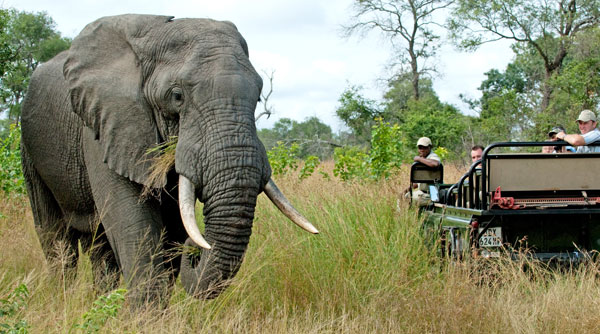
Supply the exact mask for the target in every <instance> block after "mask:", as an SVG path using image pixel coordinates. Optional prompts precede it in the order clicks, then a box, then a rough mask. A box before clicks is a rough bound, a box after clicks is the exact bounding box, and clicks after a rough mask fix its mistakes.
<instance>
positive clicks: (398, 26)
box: [344, 0, 451, 100]
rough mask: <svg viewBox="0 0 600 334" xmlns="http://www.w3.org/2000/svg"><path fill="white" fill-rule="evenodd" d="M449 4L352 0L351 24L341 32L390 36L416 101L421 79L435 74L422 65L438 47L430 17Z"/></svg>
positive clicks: (437, 0) (432, 0) (425, 0)
mask: <svg viewBox="0 0 600 334" xmlns="http://www.w3.org/2000/svg"><path fill="white" fill-rule="evenodd" d="M450 3H451V1H447V0H355V1H354V10H355V14H354V16H353V18H352V21H353V22H352V23H351V24H350V25H349V26H347V27H345V28H344V29H345V31H346V34H348V35H350V34H352V33H354V32H356V31H360V30H371V29H375V30H379V31H381V32H382V33H383V34H384V35H386V36H387V37H389V39H390V41H391V42H392V46H393V48H394V51H395V52H396V53H397V57H398V62H397V64H406V63H408V64H409V65H410V70H407V69H405V68H401V72H409V73H411V82H412V89H413V97H414V98H415V99H416V100H418V99H419V98H420V96H421V94H420V85H419V81H420V79H421V77H422V76H423V75H425V74H426V73H429V72H431V71H435V68H434V67H428V66H426V65H425V62H426V61H427V60H428V59H429V58H431V57H434V56H435V54H436V52H437V50H438V48H439V46H440V38H439V36H438V35H436V34H435V33H434V31H433V28H434V27H435V26H436V25H437V24H436V23H435V22H434V21H433V20H432V17H433V14H434V12H436V11H440V10H442V9H444V8H446V7H448V6H449V5H450ZM401 66H403V65H401Z"/></svg>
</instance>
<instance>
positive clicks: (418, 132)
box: [400, 97, 470, 158]
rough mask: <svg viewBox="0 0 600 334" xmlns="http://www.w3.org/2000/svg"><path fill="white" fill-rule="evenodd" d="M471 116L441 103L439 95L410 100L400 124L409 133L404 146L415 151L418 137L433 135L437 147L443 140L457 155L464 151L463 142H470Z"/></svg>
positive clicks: (406, 134)
mask: <svg viewBox="0 0 600 334" xmlns="http://www.w3.org/2000/svg"><path fill="white" fill-rule="evenodd" d="M469 120H470V118H469V117H467V116H464V115H463V114H461V113H460V112H459V111H458V110H457V109H456V108H455V107H453V106H451V105H448V104H444V103H438V100H437V97H436V98H434V97H430V98H422V99H420V100H418V101H415V100H411V101H410V102H409V111H408V112H407V113H406V119H405V121H404V123H402V124H401V126H400V127H401V130H402V132H403V133H404V134H405V136H406V140H405V149H406V150H407V151H410V152H414V150H415V145H416V143H417V140H418V139H419V138H420V137H423V136H426V137H429V138H431V141H432V142H433V146H434V148H435V147H437V146H438V145H439V144H441V143H443V145H444V147H446V149H448V151H449V152H451V153H452V154H453V155H450V156H449V157H450V158H454V157H455V156H457V155H460V153H462V152H463V151H465V149H466V148H465V146H464V145H463V143H464V142H468V141H470V138H468V133H467V131H466V129H467V125H468V123H469Z"/></svg>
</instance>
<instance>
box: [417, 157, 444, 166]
mask: <svg viewBox="0 0 600 334" xmlns="http://www.w3.org/2000/svg"><path fill="white" fill-rule="evenodd" d="M413 160H414V161H415V162H420V163H422V164H424V165H426V166H429V167H432V168H434V167H437V166H439V165H440V162H439V161H437V160H433V159H426V158H423V157H419V156H416V157H415V158H414V159H413Z"/></svg>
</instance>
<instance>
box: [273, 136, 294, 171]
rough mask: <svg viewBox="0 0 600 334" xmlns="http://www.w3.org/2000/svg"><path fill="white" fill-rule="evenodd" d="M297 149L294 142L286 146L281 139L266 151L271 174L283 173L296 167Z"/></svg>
mask: <svg viewBox="0 0 600 334" xmlns="http://www.w3.org/2000/svg"><path fill="white" fill-rule="evenodd" d="M298 149H299V146H298V144H296V143H293V144H291V145H290V146H289V147H288V146H286V145H285V144H284V143H283V142H282V141H278V142H277V145H276V146H275V147H273V148H272V149H270V150H269V151H268V152H267V157H268V158H269V163H270V164H271V169H272V170H273V175H285V174H287V173H288V172H289V171H294V170H296V169H298Z"/></svg>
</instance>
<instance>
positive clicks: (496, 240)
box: [479, 227, 502, 247]
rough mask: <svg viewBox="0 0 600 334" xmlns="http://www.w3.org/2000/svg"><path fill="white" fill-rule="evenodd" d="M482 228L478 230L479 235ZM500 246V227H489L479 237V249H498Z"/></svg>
mask: <svg viewBox="0 0 600 334" xmlns="http://www.w3.org/2000/svg"><path fill="white" fill-rule="evenodd" d="M482 231H483V228H480V229H479V233H481V232H482ZM500 246H502V227H490V228H488V229H487V230H486V231H485V233H484V234H482V235H481V236H480V237H479V247H500Z"/></svg>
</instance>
